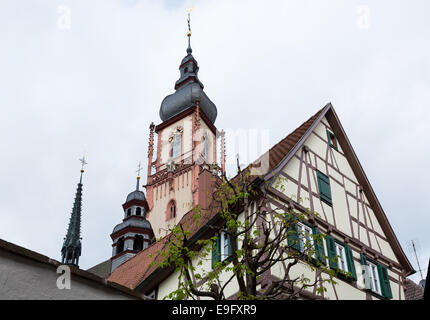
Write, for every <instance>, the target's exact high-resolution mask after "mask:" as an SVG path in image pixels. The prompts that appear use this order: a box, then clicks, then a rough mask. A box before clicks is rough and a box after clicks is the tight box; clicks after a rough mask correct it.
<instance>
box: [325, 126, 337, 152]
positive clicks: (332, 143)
mask: <svg viewBox="0 0 430 320" xmlns="http://www.w3.org/2000/svg"><path fill="white" fill-rule="evenodd" d="M327 139H328V144H329V145H330V147H332V148H333V149H335V150H337V139H336V136H335V134H334V133H333V132H331V131H330V130H328V129H327Z"/></svg>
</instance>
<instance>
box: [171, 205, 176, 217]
mask: <svg viewBox="0 0 430 320" xmlns="http://www.w3.org/2000/svg"><path fill="white" fill-rule="evenodd" d="M173 218H176V206H175V205H172V206H171V207H170V219H173Z"/></svg>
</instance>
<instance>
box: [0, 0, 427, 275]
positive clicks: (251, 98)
mask: <svg viewBox="0 0 430 320" xmlns="http://www.w3.org/2000/svg"><path fill="white" fill-rule="evenodd" d="M192 5H194V6H195V10H194V11H193V12H192V30H193V36H192V48H193V55H194V57H195V58H196V59H197V61H198V63H199V66H200V72H199V78H200V80H201V81H202V82H203V84H204V85H205V91H206V93H207V94H208V96H209V97H210V98H211V99H212V101H214V103H215V104H216V105H217V108H218V118H217V120H216V123H215V124H216V126H217V127H218V129H234V130H237V129H245V130H255V129H257V130H263V131H264V130H269V133H270V143H271V144H274V143H276V142H277V141H278V140H280V139H282V138H283V137H284V136H286V135H287V134H289V133H290V132H291V131H292V130H293V129H295V128H296V127H297V126H299V125H300V124H301V123H302V122H304V121H305V120H307V119H308V118H309V117H310V116H312V115H313V114H314V113H315V112H316V111H317V110H319V109H320V108H321V107H323V106H324V105H325V104H327V103H328V102H332V104H333V106H334V108H335V110H336V112H337V113H338V115H339V117H340V120H341V122H342V124H343V126H344V128H345V131H346V133H347V134H348V137H349V139H350V141H351V143H352V145H353V147H354V149H355V151H356V153H357V155H358V157H359V159H360V161H361V164H362V166H363V167H364V170H365V171H366V174H367V176H368V178H369V180H370V182H371V183H372V185H373V188H374V190H375V192H376V194H377V196H378V198H379V200H380V202H381V204H382V206H383V208H384V210H385V212H386V214H387V216H388V219H389V220H390V222H391V225H392V227H393V229H394V231H395V232H396V235H397V237H398V239H399V241H400V243H401V245H402V246H403V249H404V250H405V252H406V254H407V255H408V257H409V258H410V260H411V262H412V264H413V266H414V267H415V268H416V269H417V263H416V259H415V257H414V255H413V252H411V251H410V249H409V246H408V242H409V241H410V240H415V241H416V242H417V244H418V249H419V251H418V256H419V259H420V263H421V267H422V268H423V269H424V272H426V271H427V270H426V268H427V263H428V259H429V256H430V237H429V236H428V233H429V223H430V205H429V201H428V190H427V189H426V188H427V187H428V184H429V178H430V176H429V169H428V165H429V163H430V149H429V146H430V136H429V134H428V131H429V122H428V121H429V119H430V90H429V89H430V42H429V30H430V19H428V12H430V3H429V2H428V1H423V0H419V1H418V0H417V1H411V0H409V1H393V0H385V1H377V0H372V1H369V0H367V1H354V0H349V1H344V0H339V1H335V0H325V1H321V0H315V1H305V0H296V1H291V0H288V1H287V0H280V1H261V0H260V1H250V0H246V1H245V0H243V1H238V0H234V1H224V0H212V1H203V0H198V1H197V0H195V1H173V0H169V1H155V0H154V1H144V0H98V1H96V0H91V1H89V0H73V1H71V0H63V1H56V0H49V1H48V0H38V1H33V0H31V1H30V0H27V1H16V0H2V1H1V2H0V41H1V50H0V110H1V125H0V148H1V157H0V177H1V184H0V238H2V239H4V240H7V241H10V242H13V243H16V244H18V245H21V246H24V247H26V248H29V249H31V250H34V251H37V252H40V253H42V254H45V255H47V256H49V257H51V258H54V259H57V260H60V259H61V257H60V250H61V246H62V241H63V237H64V236H65V234H66V229H67V224H68V220H69V217H70V212H71V209H72V205H73V199H74V195H75V191H76V185H77V182H78V180H79V169H80V163H79V161H78V158H80V157H81V156H82V153H83V152H84V151H85V152H86V156H87V161H88V163H89V164H88V166H87V167H86V172H85V176H84V189H83V216H82V237H83V240H82V243H83V248H82V256H81V259H80V266H81V268H84V269H86V268H89V267H91V266H93V265H95V264H97V263H99V262H101V261H104V260H106V259H108V258H109V257H110V256H111V244H112V242H111V239H110V237H109V235H110V233H111V232H112V229H113V227H114V226H115V225H116V224H118V223H120V222H121V220H122V217H123V212H122V207H121V205H122V203H124V201H125V198H126V196H127V194H128V193H129V192H130V191H132V190H133V189H134V187H135V176H136V174H135V170H136V166H137V163H138V162H139V161H142V164H143V165H144V167H146V163H147V162H146V160H147V147H148V134H149V129H148V127H149V124H150V123H151V122H152V121H153V122H155V123H156V124H158V123H160V122H161V120H160V118H159V108H160V103H161V101H162V99H163V98H164V97H165V96H166V95H168V94H170V93H172V92H173V87H174V83H175V81H176V80H177V79H178V78H179V71H178V67H179V63H180V61H181V59H182V58H183V57H184V56H185V54H186V51H185V50H186V41H187V40H186V9H188V8H189V7H191V6H192ZM229 152H230V154H232V153H234V152H232V151H231V150H227V153H229ZM142 175H143V176H144V177H145V176H146V174H145V173H144V174H142ZM143 182H145V181H143ZM413 279H414V280H419V274H418V275H416V276H414V277H413Z"/></svg>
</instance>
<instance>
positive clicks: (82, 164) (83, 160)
mask: <svg viewBox="0 0 430 320" xmlns="http://www.w3.org/2000/svg"><path fill="white" fill-rule="evenodd" d="M79 161H80V162H81V179H80V181H79V183H82V174H83V173H84V166H86V165H87V164H88V162H87V161H85V153H84V155H83V156H82V159H79Z"/></svg>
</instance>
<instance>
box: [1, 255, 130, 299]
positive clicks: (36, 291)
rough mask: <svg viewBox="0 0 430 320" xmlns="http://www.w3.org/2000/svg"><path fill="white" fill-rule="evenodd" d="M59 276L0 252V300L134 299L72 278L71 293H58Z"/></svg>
mask: <svg viewBox="0 0 430 320" xmlns="http://www.w3.org/2000/svg"><path fill="white" fill-rule="evenodd" d="M59 276H60V274H57V273H56V268H55V267H54V266H51V265H47V264H43V263H39V262H36V261H34V260H31V259H28V258H24V257H21V256H17V255H14V254H11V253H9V252H3V251H2V252H0V283H1V284H2V285H1V286H0V300H3V299H5V300H17V299H19V300H28V299H31V300H41V299H43V300H59V299H60V300H75V299H82V300H96V299H118V300H123V299H135V298H134V297H131V296H128V295H126V294H124V293H121V292H120V291H117V290H114V289H111V288H109V287H107V286H105V285H103V284H99V283H96V282H94V281H90V280H86V279H83V278H81V277H78V276H75V275H73V274H72V275H71V288H70V290H67V289H63V290H60V289H58V288H57V285H56V283H57V279H58V277H59Z"/></svg>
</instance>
